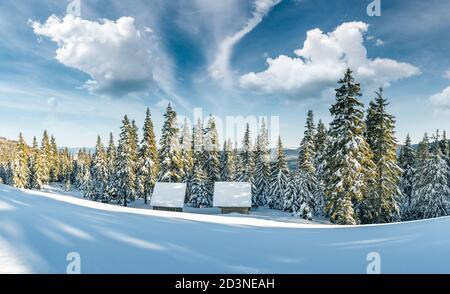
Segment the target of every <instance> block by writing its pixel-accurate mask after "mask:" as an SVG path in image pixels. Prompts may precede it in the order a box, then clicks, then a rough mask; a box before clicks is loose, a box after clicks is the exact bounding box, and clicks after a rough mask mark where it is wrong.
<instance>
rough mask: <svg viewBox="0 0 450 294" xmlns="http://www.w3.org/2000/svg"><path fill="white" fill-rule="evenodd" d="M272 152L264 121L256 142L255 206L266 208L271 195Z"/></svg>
mask: <svg viewBox="0 0 450 294" xmlns="http://www.w3.org/2000/svg"><path fill="white" fill-rule="evenodd" d="M269 162H270V150H269V132H268V130H267V126H266V122H265V120H263V121H262V122H261V126H260V129H259V134H258V138H257V140H256V151H255V169H254V171H255V173H254V177H253V179H254V180H253V182H254V193H253V198H254V200H253V201H252V202H253V205H254V206H256V207H257V206H265V205H266V204H267V198H268V194H269V178H270V163H269Z"/></svg>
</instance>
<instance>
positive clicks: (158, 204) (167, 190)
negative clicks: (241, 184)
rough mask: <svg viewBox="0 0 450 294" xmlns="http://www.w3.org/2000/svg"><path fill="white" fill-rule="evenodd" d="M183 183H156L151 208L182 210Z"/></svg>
mask: <svg viewBox="0 0 450 294" xmlns="http://www.w3.org/2000/svg"><path fill="white" fill-rule="evenodd" d="M185 197H186V184H185V183H156V185H155V189H154V191H153V195H152V200H151V202H150V205H151V206H152V207H153V210H164V211H174V212H183V207H184V200H185Z"/></svg>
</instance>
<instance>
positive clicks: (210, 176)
mask: <svg viewBox="0 0 450 294" xmlns="http://www.w3.org/2000/svg"><path fill="white" fill-rule="evenodd" d="M203 143H204V165H203V169H204V172H205V174H206V177H207V188H208V192H209V197H210V198H211V199H212V197H213V194H214V183H215V182H217V181H220V143H219V134H218V133H217V128H216V122H215V119H214V117H213V116H210V117H209V120H208V123H207V126H206V129H205V136H204V139H203Z"/></svg>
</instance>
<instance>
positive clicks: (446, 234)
mask: <svg viewBox="0 0 450 294" xmlns="http://www.w3.org/2000/svg"><path fill="white" fill-rule="evenodd" d="M211 213H214V210H211ZM262 215H264V216H262ZM281 219H282V218H278V220H274V219H271V218H270V217H267V215H266V214H264V210H263V211H260V212H259V215H258V214H255V215H253V214H252V215H249V216H237V215H231V216H221V215H214V214H194V213H175V212H166V211H153V210H150V209H137V208H125V207H120V206H116V205H108V204H102V203H96V202H91V201H88V200H84V199H80V198H77V197H73V196H69V195H61V194H58V193H48V192H37V191H29V190H18V189H15V188H11V187H8V186H4V185H0V272H1V273H65V272H66V267H67V265H68V262H67V260H66V259H67V255H68V254H69V253H71V252H76V253H78V254H79V255H80V257H81V272H82V273H366V268H367V266H368V264H369V262H368V261H367V260H366V258H367V256H368V254H369V253H371V252H377V253H379V254H380V256H381V271H382V272H383V273H450V230H449V228H450V218H448V217H445V218H439V219H433V220H426V221H418V222H410V223H399V224H389V225H372V226H342V227H339V226H334V225H326V224H311V223H294V222H288V221H282V220H281Z"/></svg>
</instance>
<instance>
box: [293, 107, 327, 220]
mask: <svg viewBox="0 0 450 294" xmlns="http://www.w3.org/2000/svg"><path fill="white" fill-rule="evenodd" d="M315 139H316V129H315V125H314V114H313V112H312V111H311V110H310V111H309V112H308V116H307V119H306V125H305V133H304V137H303V139H302V142H301V144H300V148H299V155H298V170H297V175H296V176H294V177H293V179H294V183H297V184H298V185H299V187H297V192H298V193H300V194H301V193H303V194H304V195H298V198H299V199H300V198H301V199H303V203H298V204H297V206H298V207H297V210H298V209H299V207H300V205H302V207H304V208H305V209H306V210H309V212H310V213H312V214H317V215H322V214H323V209H324V200H323V190H322V187H321V185H320V183H319V180H318V179H317V171H316V167H315V159H316V140H315ZM296 214H297V215H300V214H303V213H298V212H296Z"/></svg>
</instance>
